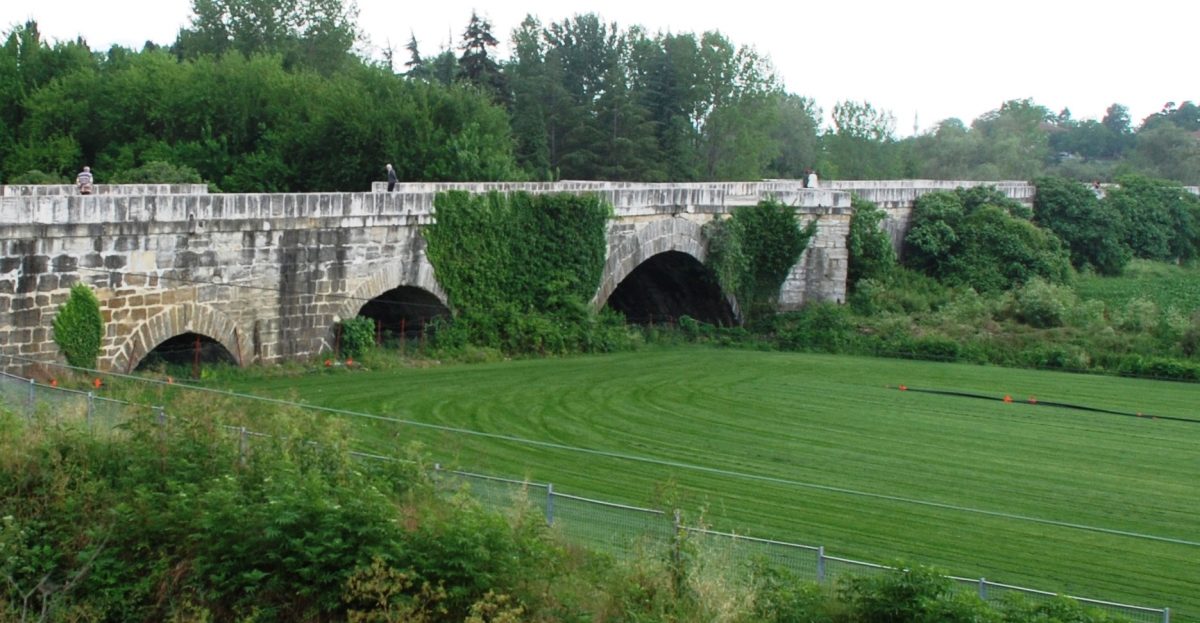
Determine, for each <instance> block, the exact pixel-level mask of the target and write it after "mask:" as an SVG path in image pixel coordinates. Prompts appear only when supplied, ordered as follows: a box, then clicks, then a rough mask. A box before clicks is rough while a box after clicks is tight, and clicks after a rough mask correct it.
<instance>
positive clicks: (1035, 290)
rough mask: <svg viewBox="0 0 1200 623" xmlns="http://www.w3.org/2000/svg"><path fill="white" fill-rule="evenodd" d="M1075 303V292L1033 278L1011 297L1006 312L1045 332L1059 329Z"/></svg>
mask: <svg viewBox="0 0 1200 623" xmlns="http://www.w3.org/2000/svg"><path fill="white" fill-rule="evenodd" d="M1075 303H1076V298H1075V292H1074V291H1072V290H1071V289H1070V288H1066V287H1063V286H1058V285H1054V284H1052V283H1049V282H1047V281H1045V280H1043V279H1040V278H1034V279H1033V280H1031V281H1030V282H1029V283H1027V284H1025V285H1023V286H1021V287H1020V288H1017V289H1016V290H1014V291H1013V292H1012V293H1011V295H1010V296H1009V297H1008V305H1007V310H1006V311H1007V312H1008V313H1009V315H1010V316H1012V317H1013V318H1015V319H1017V320H1018V321H1020V322H1023V323H1025V324H1027V325H1029V326H1031V327H1037V328H1039V329H1047V328H1051V327H1061V326H1063V325H1064V324H1065V323H1066V317H1067V311H1068V310H1069V309H1072V308H1073V307H1074V306H1075Z"/></svg>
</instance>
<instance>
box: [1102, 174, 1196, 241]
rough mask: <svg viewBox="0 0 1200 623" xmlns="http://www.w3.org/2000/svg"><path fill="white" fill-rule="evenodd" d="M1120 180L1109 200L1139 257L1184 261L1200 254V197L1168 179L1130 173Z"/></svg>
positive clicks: (1127, 239)
mask: <svg viewBox="0 0 1200 623" xmlns="http://www.w3.org/2000/svg"><path fill="white" fill-rule="evenodd" d="M1118 182H1119V183H1120V186H1119V187H1118V188H1114V189H1112V190H1111V191H1109V193H1108V195H1107V197H1106V198H1105V201H1106V203H1109V204H1111V205H1112V206H1113V208H1114V209H1115V210H1116V211H1117V212H1118V213H1120V214H1121V216H1122V218H1123V219H1124V222H1125V229H1124V232H1125V243H1126V244H1128V245H1129V248H1130V249H1131V250H1132V252H1133V255H1134V256H1135V257H1141V258H1145V259H1151V260H1158V261H1164V262H1182V261H1188V260H1191V259H1194V258H1196V257H1197V256H1198V255H1200V198H1197V197H1196V196H1195V195H1193V194H1192V193H1190V192H1188V191H1187V190H1186V189H1184V188H1183V187H1182V186H1180V185H1179V184H1178V183H1176V182H1172V181H1168V180H1157V179H1152V178H1148V177H1144V176H1140V175H1127V176H1124V177H1121V178H1119V179H1118Z"/></svg>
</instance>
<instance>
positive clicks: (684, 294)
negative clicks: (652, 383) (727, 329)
mask: <svg viewBox="0 0 1200 623" xmlns="http://www.w3.org/2000/svg"><path fill="white" fill-rule="evenodd" d="M607 307H609V308H610V309H613V310H615V311H618V312H620V313H622V314H624V315H625V320H626V321H627V322H630V323H632V324H656V323H666V322H674V321H675V320H677V319H678V318H679V317H680V316H691V317H692V318H695V319H696V320H699V321H701V322H707V323H709V324H714V325H721V326H730V325H733V324H735V322H736V319H735V316H734V312H733V307H732V306H731V305H730V304H729V301H728V300H727V299H726V298H725V295H724V294H723V293H722V292H721V287H720V286H719V285H717V279H716V275H714V274H713V272H712V271H711V270H710V269H708V268H706V267H705V266H704V265H703V264H701V263H700V262H699V261H697V260H696V258H694V257H692V256H691V255H688V254H687V253H682V252H679V251H666V252H664V253H659V254H657V255H655V256H653V257H651V258H650V259H648V260H646V261H645V262H642V263H641V264H640V265H638V267H637V268H635V269H633V271H632V272H630V273H629V276H627V277H625V279H624V280H622V281H621V283H620V284H618V285H617V288H616V290H613V293H612V294H611V295H609V297H608V303H607Z"/></svg>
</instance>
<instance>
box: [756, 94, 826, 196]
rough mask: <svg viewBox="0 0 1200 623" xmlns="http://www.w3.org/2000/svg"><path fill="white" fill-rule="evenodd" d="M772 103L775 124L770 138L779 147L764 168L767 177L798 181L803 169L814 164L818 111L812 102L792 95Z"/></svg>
mask: <svg viewBox="0 0 1200 623" xmlns="http://www.w3.org/2000/svg"><path fill="white" fill-rule="evenodd" d="M774 101H775V107H776V112H775V120H776V123H775V125H774V127H773V129H772V131H771V139H772V140H773V141H774V143H775V144H776V145H778V152H777V154H776V155H775V157H774V159H772V160H771V163H770V164H769V165H768V166H767V174H768V175H770V176H771V177H777V178H786V179H800V178H801V177H802V176H803V175H804V172H805V170H807V169H809V168H811V167H813V166H816V164H817V158H818V155H819V153H820V144H819V139H818V136H817V130H818V128H819V127H820V125H821V123H820V118H821V109H820V108H818V107H817V105H816V102H814V101H813V100H812V99H810V98H807V97H801V96H799V95H796V94H794V93H781V94H779V95H778V96H776V97H775V98H774Z"/></svg>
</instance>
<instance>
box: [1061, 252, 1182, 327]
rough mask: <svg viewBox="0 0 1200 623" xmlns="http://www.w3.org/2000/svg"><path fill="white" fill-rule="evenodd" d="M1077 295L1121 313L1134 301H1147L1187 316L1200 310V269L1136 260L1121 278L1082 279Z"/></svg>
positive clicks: (1095, 277) (1090, 277)
mask: <svg viewBox="0 0 1200 623" xmlns="http://www.w3.org/2000/svg"><path fill="white" fill-rule="evenodd" d="M1075 292H1076V293H1077V294H1078V295H1079V298H1081V299H1098V300H1101V301H1104V302H1105V303H1107V304H1108V305H1109V307H1110V309H1112V308H1116V309H1119V308H1120V307H1121V306H1123V305H1125V304H1126V303H1128V302H1129V301H1131V300H1133V299H1145V300H1147V301H1152V302H1154V304H1156V305H1158V307H1159V309H1164V310H1165V309H1167V308H1170V307H1174V308H1175V309H1177V310H1179V311H1180V312H1183V313H1189V314H1190V313H1191V312H1193V311H1195V310H1198V309H1200V267H1196V266H1192V267H1180V266H1174V265H1171V264H1166V263H1164V262H1151V261H1147V260H1133V261H1132V262H1130V263H1129V266H1127V267H1126V268H1125V274H1123V275H1121V276H1120V277H1098V276H1096V275H1089V276H1085V277H1080V278H1079V280H1078V282H1077V283H1076V284H1075Z"/></svg>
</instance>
